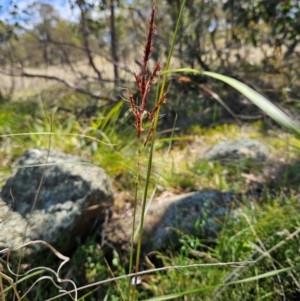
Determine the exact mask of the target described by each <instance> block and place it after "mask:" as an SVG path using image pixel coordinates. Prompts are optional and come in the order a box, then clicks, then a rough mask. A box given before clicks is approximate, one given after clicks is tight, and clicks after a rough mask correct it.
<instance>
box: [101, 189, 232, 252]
mask: <svg viewBox="0 0 300 301" xmlns="http://www.w3.org/2000/svg"><path fill="white" fill-rule="evenodd" d="M234 206H235V201H234V198H233V195H232V194H231V193H230V192H226V193H221V192H218V191H216V190H208V191H198V192H191V193H187V194H183V195H175V196H169V197H164V196H161V197H158V198H155V199H153V201H152V202H151V204H150V206H149V208H148V211H147V214H146V216H145V220H144V234H143V244H144V248H143V249H144V251H152V250H161V249H164V248H168V247H175V246H176V245H177V244H178V242H179V241H178V238H179V237H180V235H181V234H194V235H197V236H199V237H202V238H205V239H212V238H215V237H216V236H217V234H218V231H220V229H221V228H222V223H223V222H224V218H225V217H226V216H227V214H229V213H230V211H231V209H232V208H233V207H234ZM132 216H133V209H129V210H127V211H126V212H123V213H121V214H119V215H118V216H115V217H114V218H112V219H111V220H110V221H109V224H108V226H107V227H106V228H105V233H106V235H107V240H108V241H109V242H111V243H113V244H116V245H120V246H121V247H122V248H124V249H128V243H129V242H130V237H131V233H132ZM140 216H141V207H140V206H139V207H138V209H137V219H136V225H135V228H137V227H138V225H139V222H140Z"/></svg>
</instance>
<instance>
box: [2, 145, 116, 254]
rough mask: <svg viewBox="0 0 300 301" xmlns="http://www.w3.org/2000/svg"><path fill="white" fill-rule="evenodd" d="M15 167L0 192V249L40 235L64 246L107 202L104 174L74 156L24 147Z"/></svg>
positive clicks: (107, 181) (107, 185)
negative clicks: (13, 172) (14, 170)
mask: <svg viewBox="0 0 300 301" xmlns="http://www.w3.org/2000/svg"><path fill="white" fill-rule="evenodd" d="M15 167H16V168H17V170H16V172H15V174H14V175H13V176H11V177H10V178H9V179H8V180H7V181H6V183H5V185H4V186H3V189H2V192H1V197H2V201H0V221H1V220H2V222H1V223H0V247H1V248H3V247H9V248H15V247H17V246H19V245H20V244H22V243H23V242H27V241H32V240H37V239H40V240H44V241H46V242H48V243H50V244H56V243H58V242H59V241H60V243H62V244H63V246H64V249H65V250H70V249H71V248H72V246H74V244H75V243H76V238H78V237H84V236H85V235H86V234H87V233H88V232H89V231H90V230H91V228H92V225H93V224H94V223H95V222H96V221H99V222H101V221H103V220H104V218H105V212H107V208H109V207H111V206H112V203H113V189H112V184H111V180H110V178H109V177H108V176H107V175H106V173H105V172H104V171H103V169H101V168H99V167H97V166H95V165H92V164H90V163H88V162H84V161H83V160H82V159H80V158H79V157H75V156H72V155H67V154H64V153H61V152H57V151H52V150H51V151H50V152H48V151H47V150H38V149H29V150H27V151H26V152H25V153H24V154H23V155H22V156H21V158H20V159H19V161H18V163H17V166H15Z"/></svg>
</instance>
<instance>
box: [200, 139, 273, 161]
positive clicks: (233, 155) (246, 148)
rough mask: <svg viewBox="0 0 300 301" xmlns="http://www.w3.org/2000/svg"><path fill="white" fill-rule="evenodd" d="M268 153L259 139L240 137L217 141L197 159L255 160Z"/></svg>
mask: <svg viewBox="0 0 300 301" xmlns="http://www.w3.org/2000/svg"><path fill="white" fill-rule="evenodd" d="M268 155H269V150H268V148H267V147H266V146H265V145H263V144H262V143H260V142H259V141H257V140H254V139H249V138H242V139H238V140H235V141H226V142H221V143H218V144H216V145H214V146H213V147H211V148H210V149H209V150H207V151H206V152H205V153H204V154H202V155H201V156H200V157H199V159H206V160H210V161H212V160H224V159H225V160H226V159H243V158H251V159H254V160H257V161H264V160H266V159H267V157H268Z"/></svg>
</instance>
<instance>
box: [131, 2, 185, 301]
mask: <svg viewBox="0 0 300 301" xmlns="http://www.w3.org/2000/svg"><path fill="white" fill-rule="evenodd" d="M185 3H186V0H183V1H182V4H181V8H180V12H179V16H178V19H177V24H176V27H175V31H174V34H173V39H172V43H171V47H170V51H169V55H168V59H167V63H166V68H165V70H168V69H169V66H170V62H171V58H172V54H173V50H174V46H175V41H176V37H177V34H178V30H179V26H180V22H181V19H182V14H183V10H184V7H185ZM166 81H167V74H164V75H163V79H162V84H161V87H160V94H159V97H158V98H157V99H156V102H157V101H159V99H161V98H162V96H163V95H164V91H165V86H166ZM159 111H160V107H159V108H158V110H157V112H156V114H155V121H154V131H153V134H152V139H151V146H150V153H149V159H148V167H147V176H146V183H145V188H144V196H143V202H142V212H141V222H140V227H139V236H138V245H137V254H136V263H135V272H138V271H139V262H140V256H141V246H142V237H143V225H144V217H145V209H146V203H147V195H148V189H149V183H150V176H151V170H152V160H153V153H154V141H155V136H156V129H157V122H158V116H159ZM133 298H134V294H133V295H132V301H133V300H134V299H133Z"/></svg>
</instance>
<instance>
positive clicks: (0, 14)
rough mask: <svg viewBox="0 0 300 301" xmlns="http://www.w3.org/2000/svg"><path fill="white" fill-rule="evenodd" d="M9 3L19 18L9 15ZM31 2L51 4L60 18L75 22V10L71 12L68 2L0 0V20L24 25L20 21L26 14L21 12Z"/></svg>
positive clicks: (59, 0) (55, 0)
mask: <svg viewBox="0 0 300 301" xmlns="http://www.w3.org/2000/svg"><path fill="white" fill-rule="evenodd" d="M11 1H12V2H13V4H15V5H17V7H18V9H17V12H18V13H19V16H18V17H17V18H13V17H12V15H10V11H11V10H12V9H10V8H12V5H10V6H9V3H10V2H11ZM33 2H39V3H48V4H51V5H52V6H53V7H54V8H55V9H56V10H57V11H58V13H59V15H60V17H61V18H63V19H67V20H70V21H72V20H76V19H77V16H78V14H79V12H78V9H77V8H75V9H74V10H71V8H70V5H69V1H68V0H0V20H2V21H5V22H16V21H18V22H20V23H23V24H22V25H25V24H24V22H23V21H22V20H24V19H25V18H26V14H24V13H22V11H23V10H24V9H26V8H27V7H28V6H29V5H30V4H32V3H33ZM32 21H34V20H32ZM33 23H34V22H33ZM25 27H26V26H25Z"/></svg>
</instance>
